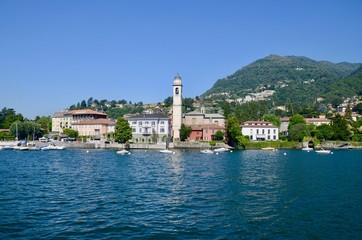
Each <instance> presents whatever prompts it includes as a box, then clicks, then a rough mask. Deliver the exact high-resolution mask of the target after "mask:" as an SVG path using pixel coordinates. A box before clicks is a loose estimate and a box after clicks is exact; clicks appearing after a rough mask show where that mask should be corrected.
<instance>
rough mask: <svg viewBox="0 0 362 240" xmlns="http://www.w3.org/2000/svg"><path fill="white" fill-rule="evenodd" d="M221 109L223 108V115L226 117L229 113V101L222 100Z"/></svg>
mask: <svg viewBox="0 0 362 240" xmlns="http://www.w3.org/2000/svg"><path fill="white" fill-rule="evenodd" d="M223 110H224V117H226V118H227V117H228V116H229V115H230V114H231V107H230V103H228V102H226V101H224V102H223Z"/></svg>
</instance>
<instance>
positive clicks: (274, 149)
mask: <svg viewBox="0 0 362 240" xmlns="http://www.w3.org/2000/svg"><path fill="white" fill-rule="evenodd" d="M261 150H264V151H273V152H274V151H276V150H277V149H276V148H273V147H265V148H262V149H261Z"/></svg>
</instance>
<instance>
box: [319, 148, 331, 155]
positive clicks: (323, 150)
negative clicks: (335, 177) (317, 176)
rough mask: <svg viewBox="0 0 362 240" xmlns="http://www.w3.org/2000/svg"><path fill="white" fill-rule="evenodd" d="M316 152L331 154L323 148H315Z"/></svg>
mask: <svg viewBox="0 0 362 240" xmlns="http://www.w3.org/2000/svg"><path fill="white" fill-rule="evenodd" d="M315 152H316V153H321V154H331V153H332V152H331V150H325V149H323V148H322V149H321V150H316V151H315Z"/></svg>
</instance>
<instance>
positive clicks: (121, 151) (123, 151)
mask: <svg viewBox="0 0 362 240" xmlns="http://www.w3.org/2000/svg"><path fill="white" fill-rule="evenodd" d="M117 154H120V155H126V154H131V153H130V152H129V151H127V150H126V149H123V150H119V151H117Z"/></svg>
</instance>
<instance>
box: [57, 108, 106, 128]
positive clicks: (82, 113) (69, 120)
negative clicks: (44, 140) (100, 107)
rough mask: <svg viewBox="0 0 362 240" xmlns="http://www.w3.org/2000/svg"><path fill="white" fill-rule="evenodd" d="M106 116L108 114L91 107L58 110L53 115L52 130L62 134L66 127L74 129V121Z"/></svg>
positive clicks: (104, 117)
mask: <svg viewBox="0 0 362 240" xmlns="http://www.w3.org/2000/svg"><path fill="white" fill-rule="evenodd" d="M106 118H107V114H105V113H102V112H97V111H94V110H91V109H81V110H71V111H61V112H56V113H54V115H53V117H52V132H53V133H58V134H61V133H63V130H64V129H66V128H69V129H73V126H72V125H73V124H74V123H78V122H82V121H87V120H94V119H106Z"/></svg>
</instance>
